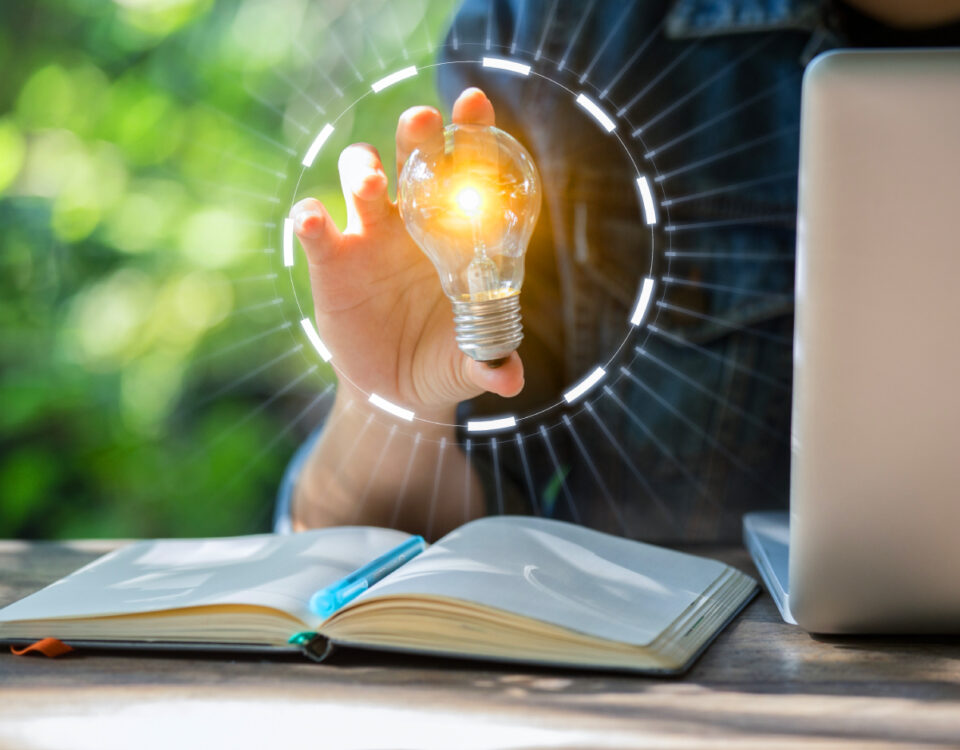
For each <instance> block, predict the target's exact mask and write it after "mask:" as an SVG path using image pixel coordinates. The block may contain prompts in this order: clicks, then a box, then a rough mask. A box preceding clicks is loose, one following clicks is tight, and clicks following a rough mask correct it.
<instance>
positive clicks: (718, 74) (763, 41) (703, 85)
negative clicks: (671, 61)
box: [634, 34, 777, 132]
mask: <svg viewBox="0 0 960 750" xmlns="http://www.w3.org/2000/svg"><path fill="white" fill-rule="evenodd" d="M776 36H777V35H776V34H764V35H761V38H760V41H759V42H757V44H755V45H753V46H752V47H749V48H748V49H747V50H745V51H744V52H743V54H741V55H739V56H738V57H736V58H734V59H733V60H731V61H730V62H729V63H727V64H726V65H724V66H723V67H722V68H720V69H718V70H717V71H715V72H714V73H713V75H710V76H708V77H707V78H706V79H704V80H703V81H701V82H700V83H699V84H697V85H696V86H694V87H693V88H692V89H691V90H690V91H688V92H687V93H686V94H684V95H683V96H681V97H679V98H678V99H675V100H674V101H673V103H672V104H670V106H668V107H667V108H666V109H662V110H660V111H659V112H658V113H657V114H656V115H654V116H653V117H652V118H650V119H649V120H647V121H646V122H645V123H644V124H643V125H642V126H641V127H640V128H638V129H637V130H638V131H639V132H646V131H647V130H649V129H650V127H651V126H653V125H654V124H655V123H657V122H659V121H660V120H662V119H663V118H664V117H666V116H667V115H669V114H670V113H671V112H675V111H676V110H677V109H679V108H680V107H682V106H683V105H684V104H686V103H687V102H688V101H690V100H691V99H692V98H693V97H695V96H696V95H697V94H699V93H700V92H701V91H704V90H706V89H707V88H709V87H710V86H711V85H712V84H713V83H714V82H715V81H717V80H718V79H720V78H722V77H723V76H725V75H726V74H727V73H729V72H730V71H731V70H733V69H734V68H735V67H736V66H737V65H739V64H740V63H742V62H743V61H744V60H746V59H747V58H749V57H751V56H752V55H754V54H756V53H757V52H759V51H760V50H761V49H763V47H765V46H766V45H767V44H769V43H770V42H771V41H772V40H773V39H774V37H776ZM634 132H637V131H634Z"/></svg>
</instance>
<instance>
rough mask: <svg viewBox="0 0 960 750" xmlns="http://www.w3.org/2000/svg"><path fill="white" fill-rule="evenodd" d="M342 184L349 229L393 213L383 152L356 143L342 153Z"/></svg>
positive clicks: (366, 225) (372, 223) (356, 230)
mask: <svg viewBox="0 0 960 750" xmlns="http://www.w3.org/2000/svg"><path fill="white" fill-rule="evenodd" d="M338 166H339V168H340V186H341V187H342V188H343V197H344V199H345V200H346V202H347V232H350V233H352V234H356V233H359V232H360V231H361V230H363V229H364V228H370V227H373V226H376V225H377V224H379V223H380V222H381V221H383V220H384V219H385V218H386V217H387V216H388V215H389V213H390V208H391V204H390V198H389V196H388V195H387V174H386V172H384V171H383V164H382V163H381V162H380V154H378V153H377V150H376V149H375V148H374V147H373V146H371V145H369V144H367V143H354V144H353V145H352V146H347V147H346V148H345V149H344V150H343V153H341V154H340V161H339V164H338Z"/></svg>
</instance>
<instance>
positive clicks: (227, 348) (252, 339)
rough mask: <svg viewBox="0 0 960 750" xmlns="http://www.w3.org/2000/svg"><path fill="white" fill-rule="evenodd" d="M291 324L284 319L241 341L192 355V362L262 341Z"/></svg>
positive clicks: (205, 359)
mask: <svg viewBox="0 0 960 750" xmlns="http://www.w3.org/2000/svg"><path fill="white" fill-rule="evenodd" d="M291 325H292V323H290V321H288V320H286V321H284V322H283V323H281V324H280V325H278V326H274V327H273V328H268V329H267V330H266V331H261V332H260V333H256V334H254V335H253V336H248V337H247V338H245V339H243V340H242V341H235V342H234V343H232V344H229V345H227V346H225V347H223V348H221V349H217V350H216V351H212V352H207V353H206V354H201V355H199V356H197V357H194V359H193V363H194V364H197V363H199V362H206V361H208V360H211V359H215V358H216V357H221V356H223V355H224V354H229V353H230V352H235V351H237V350H238V349H242V348H243V347H245V346H247V345H248V344H252V343H254V342H256V341H262V340H263V339H265V338H267V337H268V336H272V335H273V334H275V333H277V332H278V331H283V330H285V329H287V328H290V326H291Z"/></svg>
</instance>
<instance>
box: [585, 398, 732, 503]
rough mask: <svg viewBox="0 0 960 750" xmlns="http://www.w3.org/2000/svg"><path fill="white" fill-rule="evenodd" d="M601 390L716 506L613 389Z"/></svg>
mask: <svg viewBox="0 0 960 750" xmlns="http://www.w3.org/2000/svg"><path fill="white" fill-rule="evenodd" d="M603 390H604V393H606V394H607V396H609V397H610V398H611V400H612V401H613V402H614V403H615V404H616V405H617V406H619V407H620V409H621V410H622V411H623V413H624V414H626V415H627V418H628V419H629V420H630V421H631V422H633V423H634V424H635V425H636V426H637V427H639V428H640V430H641V432H643V434H644V435H645V436H646V437H647V439H648V440H649V441H650V442H651V443H653V445H654V447H656V449H657V450H658V451H660V453H662V454H663V456H664V458H666V459H667V461H669V462H670V463H671V464H672V465H673V467H674V468H675V469H677V470H678V471H679V472H680V473H681V474H682V475H683V477H684V479H686V480H687V481H688V482H690V484H691V485H692V486H693V488H694V489H695V490H696V491H697V493H698V494H700V495H702V496H703V498H704V499H706V500H708V501H709V502H710V503H711V504H713V505H716V501H715V500H713V498H711V497H710V493H709V492H708V490H707V488H706V487H704V486H703V484H701V482H700V480H699V479H697V478H696V477H695V476H694V475H693V472H692V471H690V469H689V468H688V467H687V465H686V464H685V463H683V461H681V460H680V459H678V458H677V457H676V455H675V454H674V453H673V451H671V450H670V448H668V447H667V445H666V444H665V443H664V442H663V441H662V440H660V438H658V437H657V436H656V434H655V433H654V432H653V430H651V429H650V428H649V427H648V426H647V425H646V423H645V422H644V421H643V420H642V419H640V415H638V414H637V413H636V412H635V411H634V410H633V409H631V408H630V407H629V406H627V405H626V404H625V403H624V402H623V399H621V398H620V397H619V396H618V395H617V394H616V393H614V391H613V389H612V388H610V386H605V387H604V389H603Z"/></svg>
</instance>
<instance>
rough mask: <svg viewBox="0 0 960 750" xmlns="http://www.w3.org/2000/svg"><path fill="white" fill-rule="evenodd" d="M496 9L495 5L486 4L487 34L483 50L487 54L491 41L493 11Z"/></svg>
mask: <svg viewBox="0 0 960 750" xmlns="http://www.w3.org/2000/svg"><path fill="white" fill-rule="evenodd" d="M495 7H496V3H488V4H487V34H486V40H485V42H484V47H483V48H484V49H485V50H487V51H488V52H489V51H490V44H491V43H492V41H493V9H494V8H495Z"/></svg>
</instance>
